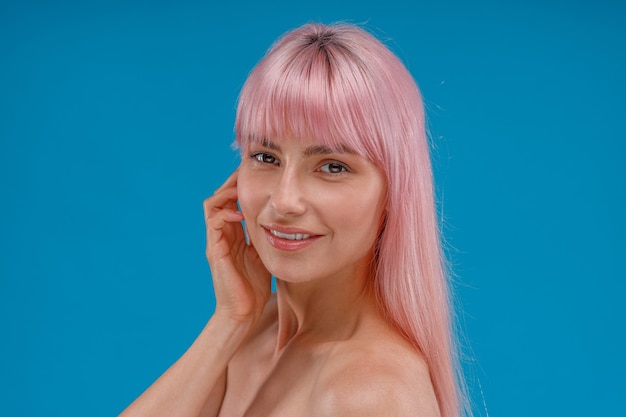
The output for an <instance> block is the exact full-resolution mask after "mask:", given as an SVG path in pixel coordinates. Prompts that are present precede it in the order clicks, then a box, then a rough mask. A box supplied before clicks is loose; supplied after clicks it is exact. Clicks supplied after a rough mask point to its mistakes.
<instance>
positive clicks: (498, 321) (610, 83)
mask: <svg viewBox="0 0 626 417" xmlns="http://www.w3.org/2000/svg"><path fill="white" fill-rule="evenodd" d="M176 3H177V4H176V5H174V2H171V3H167V2H143V3H142V2H133V1H131V2H110V1H107V2H89V4H85V3H84V2H75V3H71V2H39V3H36V2H6V1H5V2H2V4H1V5H0V191H1V194H0V195H1V205H0V214H1V216H0V337H1V342H0V378H1V379H0V414H2V415H6V416H42V415H49V416H53V415H58V416H84V415H89V416H111V415H116V414H117V413H118V412H120V411H121V410H122V409H123V408H124V407H125V406H126V405H127V404H128V403H129V402H130V401H132V399H134V398H135V397H136V396H137V395H139V394H140V393H141V392H142V391H143V390H144V389H145V388H146V387H147V386H148V385H149V384H150V383H151V382H152V381H153V380H154V379H155V378H157V377H158V376H159V375H160V374H161V373H162V372H163V371H164V370H165V369H166V368H167V367H168V366H169V365H170V364H171V363H172V362H173V361H175V360H176V358H177V357H178V356H179V355H180V354H182V353H183V352H184V350H185V349H186V348H187V346H188V345H189V344H190V343H191V342H192V341H193V339H194V338H195V336H196V335H197V334H198V332H199V331H200V329H201V328H202V326H203V324H204V323H205V322H206V320H207V319H208V317H209V316H210V314H211V312H212V309H213V296H212V288H211V280H210V275H209V269H208V266H207V265H206V261H205V259H204V226H203V219H202V207H201V203H202V200H203V199H204V198H205V197H207V196H209V195H210V194H211V193H212V191H213V190H214V189H215V188H216V187H217V186H218V185H219V184H221V182H222V181H223V180H224V179H225V178H226V177H227V176H228V174H229V172H230V171H231V170H232V169H234V168H235V167H236V165H237V163H238V158H237V156H236V154H235V153H234V152H233V151H232V150H231V149H230V143H231V141H232V139H233V129H232V125H233V121H234V110H235V105H236V98H237V94H238V91H239V89H240V87H241V85H242V83H243V81H244V79H245V77H246V75H247V73H248V71H249V70H250V69H251V68H252V66H253V65H254V64H255V62H257V60H258V59H259V58H261V56H262V55H263V53H264V52H265V50H266V48H267V47H268V46H269V45H270V43H271V42H272V41H273V40H274V39H275V38H276V37H278V36H279V35H281V34H282V33H283V32H285V31H286V30H288V29H291V28H293V27H296V26H299V25H300V24H303V23H305V22H307V21H310V20H315V21H323V22H332V21H337V20H347V21H350V22H356V23H359V22H366V27H368V28H369V29H371V30H372V31H374V32H375V33H376V34H377V35H378V36H381V37H383V38H385V39H388V44H389V45H390V47H391V48H392V49H393V50H394V51H395V52H396V53H397V54H398V55H399V56H400V57H401V58H402V59H403V60H404V62H405V63H406V65H407V66H408V68H409V69H410V70H411V72H412V73H413V75H414V77H415V78H416V80H417V82H418V84H419V85H420V87H421V89H422V91H423V94H424V99H425V102H426V106H427V112H428V121H429V126H430V132H431V135H432V138H433V143H434V147H435V148H434V154H433V157H434V165H435V170H436V177H437V187H438V195H439V199H440V207H441V210H442V213H443V218H444V230H445V235H446V241H447V252H448V254H449V257H450V259H451V264H452V268H453V270H454V272H455V277H454V280H455V287H456V293H457V298H458V302H457V303H458V305H459V308H460V310H461V313H460V320H459V321H460V323H461V327H462V328H463V329H464V339H465V340H466V342H465V343H464V344H465V345H466V348H465V352H466V355H465V356H466V357H465V360H464V364H465V367H466V369H467V374H468V384H469V385H470V389H471V393H472V401H473V403H474V410H475V413H476V414H477V415H481V416H486V415H489V416H529V415H533V416H534V415H546V416H551V415H577V416H583V415H626V406H625V405H624V401H623V396H624V392H626V384H625V382H624V378H623V376H624V374H626V365H625V361H624V352H625V351H626V346H625V343H624V324H623V320H624V319H625V318H626V317H625V316H626V314H625V313H626V309H625V307H624V302H623V297H624V292H625V285H624V278H626V277H625V275H626V274H625V272H626V261H625V256H624V250H625V249H626V247H625V244H624V233H625V232H626V229H625V223H624V212H625V203H624V202H625V189H626V187H624V179H625V169H624V166H623V163H622V160H623V159H624V155H625V153H624V150H625V149H624V142H625V140H626V122H625V119H626V118H625V116H626V104H625V97H626V82H625V80H624V78H625V77H624V74H625V73H626V45H625V43H626V25H625V24H624V21H625V17H626V6H625V4H624V3H623V2H617V1H615V2H608V1H599V2H593V3H592V2H591V1H576V0H571V1H561V2H559V1H522V0H518V1H511V2H506V4H505V3H504V2H497V1H491V2H490V1H477V2H462V1H442V2H428V3H427V2H424V3H420V2H415V3H414V4H411V3H410V2H408V1H397V2H396V1H391V0H390V1H384V2H363V1H358V2H357V1H353V2H349V1H343V2H342V1H325V0H320V1H316V2H303V3H302V4H298V3H291V2H284V3H279V2H263V3H260V2H255V3H252V2H251V3H245V2H240V1H232V2H230V5H225V4H224V3H225V2H220V3H218V4H216V5H213V4H211V3H210V2H184V1H183V2H176ZM349 204H350V202H349V201H345V202H338V205H337V209H342V207H343V206H344V205H349Z"/></svg>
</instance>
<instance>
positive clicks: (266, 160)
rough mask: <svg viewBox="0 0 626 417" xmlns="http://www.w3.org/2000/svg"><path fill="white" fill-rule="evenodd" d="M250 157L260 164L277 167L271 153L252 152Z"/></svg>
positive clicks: (276, 162) (276, 161)
mask: <svg viewBox="0 0 626 417" xmlns="http://www.w3.org/2000/svg"><path fill="white" fill-rule="evenodd" d="M250 157H251V158H253V159H255V160H256V161H257V162H260V163H262V164H272V165H278V160H277V159H276V157H275V156H274V155H272V154H271V153H267V152H254V153H253V154H252V155H250Z"/></svg>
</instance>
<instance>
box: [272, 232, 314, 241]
mask: <svg viewBox="0 0 626 417" xmlns="http://www.w3.org/2000/svg"><path fill="white" fill-rule="evenodd" d="M270 232H271V233H272V234H273V235H274V236H276V237H279V238H281V239H287V240H304V239H308V238H310V237H311V235H307V234H303V233H296V234H293V235H291V234H287V233H280V232H277V231H276V230H270Z"/></svg>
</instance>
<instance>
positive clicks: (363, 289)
mask: <svg viewBox="0 0 626 417" xmlns="http://www.w3.org/2000/svg"><path fill="white" fill-rule="evenodd" d="M371 276H372V274H371V268H370V267H364V268H358V267H357V268H355V270H354V271H351V272H350V273H342V274H337V275H335V276H332V277H325V278H320V279H315V280H313V281H309V282H298V283H294V282H287V281H284V280H281V279H277V280H276V289H277V300H278V340H277V345H276V348H277V351H280V350H282V348H284V347H285V346H286V345H287V344H289V342H291V341H292V340H294V339H295V338H296V337H300V338H302V337H304V338H306V339H307V340H314V341H330V340H345V339H347V338H349V337H350V336H351V335H352V334H354V332H355V331H356V329H357V328H358V326H359V324H360V323H361V321H362V320H363V319H364V318H365V317H367V316H368V315H370V314H377V313H376V312H377V308H376V300H375V296H374V291H373V286H372V285H371V282H370V281H371Z"/></svg>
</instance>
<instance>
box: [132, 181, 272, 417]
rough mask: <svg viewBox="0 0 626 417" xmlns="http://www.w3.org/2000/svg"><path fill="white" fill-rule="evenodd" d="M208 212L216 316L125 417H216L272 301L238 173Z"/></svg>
mask: <svg viewBox="0 0 626 417" xmlns="http://www.w3.org/2000/svg"><path fill="white" fill-rule="evenodd" d="M204 212H205V221H206V228H207V259H208V261H209V264H210V266H211V275H212V277H213V287H214V289H215V298H216V307H215V313H214V314H213V317H211V319H210V320H209V322H208V323H207V325H206V326H205V328H204V329H203V330H202V332H201V333H200V335H199V336H198V338H197V339H196V340H195V341H194V343H193V344H192V345H191V347H190V348H189V349H188V350H187V352H185V354H184V355H183V356H181V358H180V359H179V360H178V361H177V362H176V363H174V365H172V366H171V367H170V369H168V370H167V371H166V372H165V373H164V374H163V375H162V376H161V377H160V378H159V379H157V380H156V381H155V382H154V384H152V386H150V388H148V389H147V390H146V391H145V392H144V393H143V394H142V395H141V396H140V397H139V398H137V399H136V400H135V401H134V402H133V403H132V404H131V405H130V406H129V407H128V408H127V409H126V410H124V412H123V413H122V414H121V415H120V417H144V416H150V417H159V416H172V415H176V416H180V417H197V416H199V415H200V413H202V415H203V416H211V415H213V416H215V415H217V413H218V412H219V407H220V404H221V401H222V398H223V396H224V393H225V384H226V369H227V367H228V363H229V362H230V360H231V358H232V357H233V355H234V354H235V353H236V352H237V349H238V348H239V346H240V345H241V343H242V342H243V341H244V340H245V338H246V337H247V336H248V334H249V332H250V331H251V330H252V328H253V327H254V325H255V324H256V322H257V320H258V319H259V317H260V315H261V313H262V311H263V307H264V306H265V303H266V302H267V300H268V298H269V295H270V292H271V289H270V278H271V276H270V274H269V273H268V272H267V270H266V269H265V267H264V266H263V264H262V263H261V261H260V259H259V257H258V255H257V253H256V251H255V250H254V248H253V247H252V246H251V245H248V244H246V242H245V236H244V232H243V228H242V225H241V221H242V220H243V215H242V214H241V213H240V212H239V211H238V210H237V173H236V172H235V173H234V174H233V175H231V177H230V178H229V179H228V180H227V181H226V182H225V183H224V185H222V187H220V188H219V189H218V190H217V191H216V192H215V194H214V195H213V197H211V198H208V199H207V200H205V202H204Z"/></svg>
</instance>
